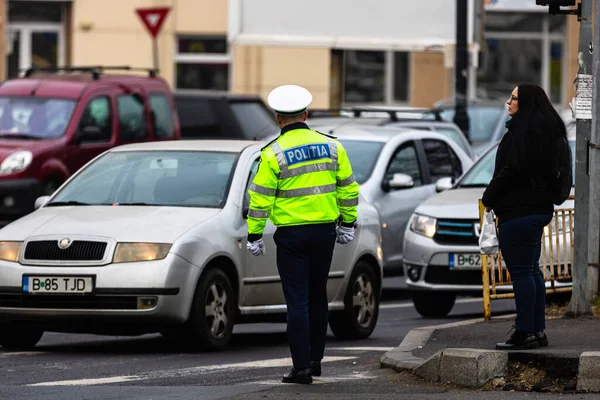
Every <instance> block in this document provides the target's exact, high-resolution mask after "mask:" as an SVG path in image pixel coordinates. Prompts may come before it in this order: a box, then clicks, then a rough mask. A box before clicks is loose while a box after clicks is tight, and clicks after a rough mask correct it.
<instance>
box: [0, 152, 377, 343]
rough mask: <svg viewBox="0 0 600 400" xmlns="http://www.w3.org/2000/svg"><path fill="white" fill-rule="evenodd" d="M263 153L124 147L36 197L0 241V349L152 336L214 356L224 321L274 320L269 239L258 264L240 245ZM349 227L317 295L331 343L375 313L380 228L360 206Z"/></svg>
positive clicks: (275, 289) (363, 330) (280, 308)
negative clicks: (95, 337) (322, 295)
mask: <svg viewBox="0 0 600 400" xmlns="http://www.w3.org/2000/svg"><path fill="white" fill-rule="evenodd" d="M264 145H265V143H264V142H260V141H258V142H257V141H241V140H235V141H233V140H232V141H207V140H200V141H171V142H162V143H144V144H132V145H127V146H121V147H117V148H114V149H111V150H109V151H108V152H106V153H104V154H103V155H101V156H99V157H98V158H96V159H95V160H93V161H92V162H91V163H89V164H88V165H87V166H85V167H84V168H83V169H81V170H80V171H79V172H78V173H76V174H75V175H74V176H73V177H71V178H70V179H69V180H68V181H67V182H66V183H65V184H63V185H62V186H61V187H60V188H59V189H58V191H57V192H56V193H54V194H53V195H52V196H50V197H42V198H40V199H39V200H38V202H37V206H39V207H40V208H39V209H37V210H36V211H35V212H33V213H31V214H29V215H27V216H25V217H23V218H21V219H20V220H18V221H15V222H13V223H11V224H9V225H8V226H6V227H4V228H3V229H0V281H1V282H2V284H1V285H0V345H2V346H3V347H5V348H10V349H15V348H29V347H32V346H34V345H35V344H36V343H37V342H38V341H39V339H40V338H41V336H42V334H43V332H45V331H58V332H81V333H98V334H119V335H140V334H144V333H150V332H161V333H163V334H165V335H167V336H174V337H176V338H178V339H179V340H181V341H182V342H185V343H188V344H189V345H190V346H192V347H194V346H201V347H203V348H207V349H221V348H223V347H224V346H226V345H227V343H228V342H229V340H230V338H231V335H232V330H233V327H234V324H235V323H240V322H256V321H260V320H265V319H268V320H270V319H272V318H275V317H278V318H281V316H283V318H284V319H283V320H285V312H286V305H285V300H284V297H283V291H282V289H281V282H280V279H279V275H278V272H277V266H276V247H275V243H274V242H273V233H274V232H275V227H274V226H273V225H272V224H271V223H270V222H269V223H268V224H267V227H266V230H265V233H264V236H263V238H264V241H265V244H266V248H267V252H266V256H261V257H254V256H252V254H250V253H249V252H248V251H247V250H246V244H245V241H246V235H247V224H246V220H245V218H246V215H247V210H248V207H249V196H248V193H247V188H248V186H249V184H250V183H251V181H252V178H253V177H254V174H255V173H256V171H257V169H258V163H259V156H260V151H261V148H262V147H263V146H264ZM358 215H359V218H358V228H357V231H356V236H355V240H354V241H352V242H351V243H350V244H348V245H345V246H341V245H336V248H335V251H334V258H333V262H332V266H331V272H330V274H329V282H328V286H327V290H328V296H329V309H330V311H331V315H330V328H331V330H332V331H333V333H334V334H335V335H336V336H338V337H341V338H352V339H364V338H367V337H368V336H369V335H370V334H371V333H372V332H373V329H374V328H375V326H376V323H377V317H378V312H379V297H380V293H381V286H382V269H381V248H380V235H381V229H380V225H379V218H378V215H377V211H376V210H375V208H374V207H373V206H372V205H370V204H369V203H368V202H367V201H365V199H364V198H361V199H360V200H359V206H358ZM357 299H360V301H357Z"/></svg>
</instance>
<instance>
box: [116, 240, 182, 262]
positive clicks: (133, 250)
mask: <svg viewBox="0 0 600 400" xmlns="http://www.w3.org/2000/svg"><path fill="white" fill-rule="evenodd" d="M169 250H171V245H170V244H167V243H119V244H117V248H116V249H115V255H114V257H113V263H126V262H136V261H154V260H162V259H163V258H165V257H166V256H167V254H169Z"/></svg>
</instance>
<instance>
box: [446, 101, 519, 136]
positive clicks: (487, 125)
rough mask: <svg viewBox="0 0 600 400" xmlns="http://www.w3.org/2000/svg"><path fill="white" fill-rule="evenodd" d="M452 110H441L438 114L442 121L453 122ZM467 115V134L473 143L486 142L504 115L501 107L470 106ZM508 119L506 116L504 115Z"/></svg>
mask: <svg viewBox="0 0 600 400" xmlns="http://www.w3.org/2000/svg"><path fill="white" fill-rule="evenodd" d="M454 111H455V110H454V108H446V109H443V110H442V111H441V113H440V116H441V118H442V119H443V120H444V121H450V122H453V121H454ZM468 114H469V128H470V129H469V134H470V136H471V140H472V141H473V142H488V141H490V140H491V138H492V134H493V133H494V131H495V130H496V126H497V124H498V120H499V119H500V117H501V116H502V114H506V110H505V109H504V108H503V107H492V106H489V107H488V106H470V107H469V108H468ZM506 119H508V114H506Z"/></svg>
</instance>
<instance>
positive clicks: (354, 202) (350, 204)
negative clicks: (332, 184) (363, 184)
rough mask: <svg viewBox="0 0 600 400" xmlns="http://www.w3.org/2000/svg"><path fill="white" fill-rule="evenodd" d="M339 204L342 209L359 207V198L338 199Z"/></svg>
mask: <svg viewBox="0 0 600 400" xmlns="http://www.w3.org/2000/svg"><path fill="white" fill-rule="evenodd" d="M338 204H339V205H340V206H342V207H353V206H357V205H358V197H357V198H355V199H348V200H342V199H338Z"/></svg>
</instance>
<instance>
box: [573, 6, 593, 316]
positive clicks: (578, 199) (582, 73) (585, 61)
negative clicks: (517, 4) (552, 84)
mask: <svg viewBox="0 0 600 400" xmlns="http://www.w3.org/2000/svg"><path fill="white" fill-rule="evenodd" d="M580 22H581V23H580V25H579V50H578V57H577V59H578V63H579V69H578V71H577V100H576V101H577V103H576V105H575V117H576V118H577V140H576V151H575V156H576V163H575V220H576V221H575V227H574V229H575V232H574V241H575V243H574V247H573V248H574V252H575V254H574V262H575V265H573V266H572V269H573V293H572V295H571V301H570V302H569V307H568V310H567V315H569V316H573V317H576V316H580V315H587V314H591V313H592V309H591V305H590V296H589V290H588V268H589V267H588V255H589V249H588V237H589V233H590V224H589V214H590V196H589V194H590V179H589V175H588V170H589V165H588V151H589V148H588V144H589V142H590V136H591V130H592V121H591V119H588V118H589V116H585V115H583V114H584V113H583V107H584V104H582V102H581V101H580V100H582V98H583V97H584V95H585V93H584V92H583V91H584V90H587V89H589V76H590V75H592V74H593V71H594V70H593V69H592V54H591V52H590V45H591V44H592V0H582V1H581V21H580ZM596 32H597V34H598V29H596ZM597 56H598V55H597V54H596V55H594V58H597ZM596 78H597V77H596ZM594 94H595V95H596V93H594ZM593 108H594V109H597V106H593ZM594 111H595V110H594ZM592 114H596V113H592ZM596 206H597V204H596ZM596 226H597V225H596ZM594 234H595V235H596V236H597V234H598V232H597V231H596V232H595V233H594Z"/></svg>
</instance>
